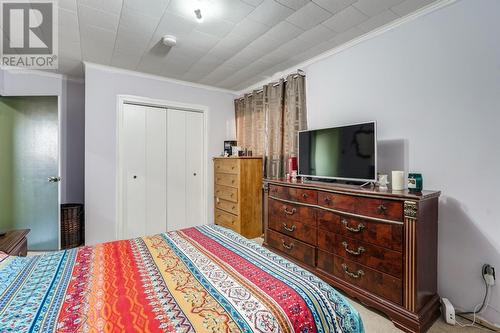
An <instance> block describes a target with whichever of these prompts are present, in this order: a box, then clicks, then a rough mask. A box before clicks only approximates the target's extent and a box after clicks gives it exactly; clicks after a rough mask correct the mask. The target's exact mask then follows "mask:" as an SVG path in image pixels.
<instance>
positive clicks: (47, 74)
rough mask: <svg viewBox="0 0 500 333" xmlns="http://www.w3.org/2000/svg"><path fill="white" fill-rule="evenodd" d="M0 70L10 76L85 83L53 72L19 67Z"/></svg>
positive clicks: (79, 79) (1, 67)
mask: <svg viewBox="0 0 500 333" xmlns="http://www.w3.org/2000/svg"><path fill="white" fill-rule="evenodd" d="M0 69H1V70H3V71H6V72H9V73H12V74H29V75H37V76H42V77H48V78H53V79H58V80H61V81H71V82H76V83H81V84H83V83H85V79H83V78H81V77H75V76H68V75H66V74H60V73H55V72H46V71H43V70H39V69H26V68H20V67H13V66H0Z"/></svg>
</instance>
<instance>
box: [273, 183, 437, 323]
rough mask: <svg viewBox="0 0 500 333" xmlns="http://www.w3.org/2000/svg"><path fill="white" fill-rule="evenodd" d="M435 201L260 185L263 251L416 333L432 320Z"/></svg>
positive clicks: (313, 186)
mask: <svg viewBox="0 0 500 333" xmlns="http://www.w3.org/2000/svg"><path fill="white" fill-rule="evenodd" d="M439 194H440V192H430V191H429V192H425V193H423V194H411V193H408V192H394V193H392V192H390V191H388V192H378V191H377V190H366V189H360V188H357V187H346V186H335V185H330V184H318V183H310V184H307V183H306V184H301V183H290V182H285V181H278V180H264V207H265V211H264V217H265V220H264V226H265V230H266V235H265V236H266V238H265V242H264V245H266V246H268V247H269V248H271V249H272V250H275V251H278V252H279V253H281V254H284V255H286V256H288V257H289V258H290V259H292V260H293V261H295V262H297V263H299V264H301V265H303V266H304V267H305V268H307V269H309V270H311V271H313V272H314V273H316V274H317V275H319V276H320V277H322V278H324V279H325V280H326V281H328V282H330V283H331V284H332V285H334V286H335V287H337V288H339V289H342V290H343V291H344V292H346V293H347V294H349V295H350V296H351V297H354V298H357V299H359V300H360V301H361V302H363V303H365V304H367V305H369V306H372V307H375V308H377V309H378V310H380V311H382V312H385V313H386V314H387V315H388V316H389V317H390V318H391V319H392V320H393V322H394V323H395V325H396V326H398V327H399V328H401V329H403V330H405V331H408V332H423V331H425V330H427V328H428V327H429V326H430V325H431V324H432V322H433V321H434V319H435V318H436V317H437V316H438V315H439V297H438V295H437V262H436V256H437V207H438V198H439ZM418 243H421V244H422V245H420V246H417V244H418Z"/></svg>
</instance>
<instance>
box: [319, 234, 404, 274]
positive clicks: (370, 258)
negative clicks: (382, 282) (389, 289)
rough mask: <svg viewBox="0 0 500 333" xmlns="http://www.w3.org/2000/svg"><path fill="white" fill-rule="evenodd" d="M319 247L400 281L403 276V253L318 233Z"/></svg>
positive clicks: (340, 236)
mask: <svg viewBox="0 0 500 333" xmlns="http://www.w3.org/2000/svg"><path fill="white" fill-rule="evenodd" d="M318 247H319V248H320V249H322V250H325V251H328V252H332V253H335V254H336V255H338V256H341V257H343V258H346V259H349V260H352V261H355V262H357V263H360V264H363V265H365V266H368V267H370V268H373V269H376V270H378V271H381V272H383V273H387V274H390V275H392V276H395V277H397V278H399V279H401V278H402V276H403V256H402V254H401V252H398V251H394V250H389V249H385V248H383V247H379V246H375V245H372V244H369V243H365V242H362V241H359V240H356V239H354V238H349V237H345V236H342V235H338V234H334V233H331V232H320V233H318Z"/></svg>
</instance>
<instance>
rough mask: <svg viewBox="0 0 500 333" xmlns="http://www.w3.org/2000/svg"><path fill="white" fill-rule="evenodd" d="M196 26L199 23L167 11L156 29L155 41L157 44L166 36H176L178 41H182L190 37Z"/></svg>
mask: <svg viewBox="0 0 500 333" xmlns="http://www.w3.org/2000/svg"><path fill="white" fill-rule="evenodd" d="M196 26H197V23H196V22H194V21H193V20H188V19H186V18H185V17H182V16H180V15H177V14H175V13H172V12H169V11H166V12H165V14H164V15H163V17H162V19H161V21H160V23H159V24H158V27H157V28H156V31H155V33H154V36H153V40H154V42H155V43H156V42H157V41H159V40H160V39H161V37H163V36H164V35H174V36H176V37H177V40H178V41H182V40H183V39H184V38H186V37H187V36H189V34H190V33H191V32H192V31H193V30H194V28H195V27H196Z"/></svg>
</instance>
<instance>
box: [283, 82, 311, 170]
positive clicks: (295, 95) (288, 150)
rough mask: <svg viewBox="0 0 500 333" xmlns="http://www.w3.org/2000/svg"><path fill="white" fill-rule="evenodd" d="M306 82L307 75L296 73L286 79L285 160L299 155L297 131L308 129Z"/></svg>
mask: <svg viewBox="0 0 500 333" xmlns="http://www.w3.org/2000/svg"><path fill="white" fill-rule="evenodd" d="M305 82H306V80H305V77H304V76H302V75H295V77H294V75H289V76H288V78H287V80H286V85H285V103H284V104H285V106H284V115H283V158H284V160H285V161H287V160H288V158H289V157H290V156H297V154H298V146H299V142H298V138H299V136H298V135H297V133H298V132H299V131H303V130H305V129H307V116H306V94H305V91H306V90H305ZM287 166H288V164H287ZM286 172H289V170H286Z"/></svg>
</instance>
